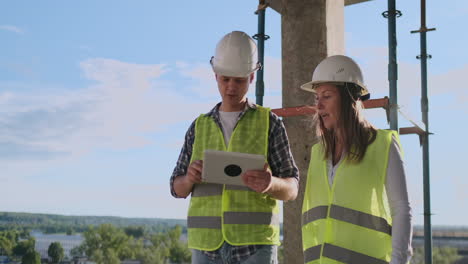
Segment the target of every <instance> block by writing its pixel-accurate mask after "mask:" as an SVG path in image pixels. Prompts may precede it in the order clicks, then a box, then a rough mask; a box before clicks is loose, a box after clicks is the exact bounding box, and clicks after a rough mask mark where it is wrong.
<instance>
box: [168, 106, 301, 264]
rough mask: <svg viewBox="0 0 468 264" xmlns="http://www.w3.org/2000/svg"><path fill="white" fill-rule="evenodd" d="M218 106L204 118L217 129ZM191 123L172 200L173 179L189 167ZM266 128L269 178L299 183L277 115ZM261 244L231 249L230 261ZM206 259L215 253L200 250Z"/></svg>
mask: <svg viewBox="0 0 468 264" xmlns="http://www.w3.org/2000/svg"><path fill="white" fill-rule="evenodd" d="M220 105H221V103H218V104H217V105H216V106H215V107H214V108H213V109H211V111H210V112H208V113H207V114H206V115H207V116H210V117H212V118H213V119H214V121H215V123H216V124H217V125H218V126H219V127H220V128H221V131H222V125H221V121H220V117H219V107H220ZM256 108H257V106H256V105H255V104H253V103H250V102H249V101H247V104H246V107H245V109H244V111H242V112H241V113H240V114H239V118H238V119H237V121H238V122H239V120H240V119H241V118H242V117H243V116H244V114H245V113H246V112H247V111H254V110H255V109H256ZM195 122H196V120H195V121H193V122H192V124H191V125H190V127H189V129H188V131H187V133H186V135H185V142H184V145H183V147H182V150H181V152H180V155H179V159H178V160H177V164H176V166H175V168H174V171H173V173H172V176H171V180H170V186H171V194H172V196H174V197H176V198H181V197H179V196H177V194H176V193H175V191H174V179H175V178H176V177H177V176H183V175H185V174H186V173H187V168H188V166H189V165H190V159H191V156H192V147H193V142H194V141H195ZM269 123H270V127H269V135H268V155H267V160H268V164H269V165H270V168H271V172H272V175H274V176H277V177H280V178H289V177H294V178H295V179H296V180H297V182H298V183H299V170H298V169H297V167H296V164H295V162H294V159H293V157H292V153H291V149H290V147H289V140H288V136H287V134H286V129H285V128H284V125H283V122H282V121H281V119H279V117H278V116H277V115H275V114H274V113H272V112H270V122H269ZM261 246H262V245H248V246H233V247H232V256H233V258H234V260H236V261H241V259H243V258H245V257H248V256H250V255H253V254H254V253H255V252H256V251H257V249H258V248H260V247H261ZM203 253H204V254H205V255H207V256H208V257H210V258H212V259H215V258H217V257H218V256H219V252H218V251H217V250H215V251H203Z"/></svg>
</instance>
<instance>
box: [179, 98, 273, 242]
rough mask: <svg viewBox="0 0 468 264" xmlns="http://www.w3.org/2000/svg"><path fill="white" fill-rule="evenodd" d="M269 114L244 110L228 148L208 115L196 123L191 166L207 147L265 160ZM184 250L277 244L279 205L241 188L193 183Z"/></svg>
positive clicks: (271, 199) (266, 111) (265, 195)
mask: <svg viewBox="0 0 468 264" xmlns="http://www.w3.org/2000/svg"><path fill="white" fill-rule="evenodd" d="M269 118H270V110H269V109H267V108H263V107H260V106H259V107H258V108H257V109H249V110H247V112H246V113H245V114H244V116H243V117H242V118H241V119H240V120H239V122H238V123H237V124H236V127H235V129H234V131H233V132H232V135H231V139H230V140H229V145H228V146H225V143H224V137H223V133H222V131H221V129H220V128H219V126H218V125H217V124H216V123H215V122H214V120H213V118H212V117H208V116H205V115H201V116H200V117H199V118H198V119H197V121H196V124H195V142H194V145H193V151H192V157H191V162H192V161H194V160H203V156H204V155H203V153H204V151H205V150H207V149H212V150H221V151H232V152H243V153H251V154H261V155H264V156H265V158H266V157H267V150H268V131H269ZM187 226H188V245H189V248H193V249H199V250H207V251H212V250H216V249H217V248H219V247H220V246H221V245H222V243H223V242H224V241H226V242H228V243H230V244H231V245H250V244H266V245H274V244H276V245H277V244H279V203H278V201H277V200H275V199H273V198H271V197H270V196H269V195H267V194H262V193H257V192H255V191H253V190H251V189H250V188H247V187H245V186H235V185H222V184H211V183H201V184H195V185H194V188H193V191H192V197H191V201H190V207H189V213H188V217H187Z"/></svg>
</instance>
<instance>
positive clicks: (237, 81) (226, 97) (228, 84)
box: [216, 73, 254, 110]
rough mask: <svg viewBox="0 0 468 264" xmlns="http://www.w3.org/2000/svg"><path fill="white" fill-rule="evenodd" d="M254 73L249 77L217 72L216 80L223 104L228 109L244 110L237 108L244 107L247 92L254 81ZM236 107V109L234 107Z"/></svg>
mask: <svg viewBox="0 0 468 264" xmlns="http://www.w3.org/2000/svg"><path fill="white" fill-rule="evenodd" d="M253 77H254V74H253V73H252V74H251V75H249V77H245V78H241V77H229V76H223V75H218V74H216V82H217V83H218V90H219V93H220V95H221V98H222V100H223V103H222V104H223V106H224V107H227V109H226V110H242V108H241V109H237V108H239V107H243V106H244V103H245V101H246V94H247V92H248V90H249V85H250V83H251V82H252V80H253ZM232 108H235V109H232Z"/></svg>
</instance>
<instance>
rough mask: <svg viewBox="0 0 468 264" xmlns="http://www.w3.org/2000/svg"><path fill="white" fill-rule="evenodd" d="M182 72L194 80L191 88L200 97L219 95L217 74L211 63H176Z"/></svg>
mask: <svg viewBox="0 0 468 264" xmlns="http://www.w3.org/2000/svg"><path fill="white" fill-rule="evenodd" d="M176 66H177V68H178V70H179V71H180V74H181V75H182V76H184V77H186V78H188V79H190V81H191V82H192V84H191V85H190V90H191V91H192V92H194V93H196V94H197V95H199V96H200V97H208V98H210V97H218V96H219V93H218V87H217V85H216V80H215V74H214V72H213V70H212V69H211V66H210V65H209V64H202V63H198V64H194V65H190V64H189V63H186V62H181V61H179V62H177V64H176Z"/></svg>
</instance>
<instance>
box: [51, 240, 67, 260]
mask: <svg viewBox="0 0 468 264" xmlns="http://www.w3.org/2000/svg"><path fill="white" fill-rule="evenodd" d="M47 254H48V255H49V257H50V258H51V259H52V263H59V262H60V261H61V260H63V257H64V256H65V253H64V250H63V247H62V244H60V243H59V242H53V243H51V244H50V245H49V249H47Z"/></svg>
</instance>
